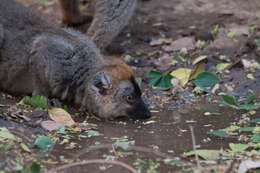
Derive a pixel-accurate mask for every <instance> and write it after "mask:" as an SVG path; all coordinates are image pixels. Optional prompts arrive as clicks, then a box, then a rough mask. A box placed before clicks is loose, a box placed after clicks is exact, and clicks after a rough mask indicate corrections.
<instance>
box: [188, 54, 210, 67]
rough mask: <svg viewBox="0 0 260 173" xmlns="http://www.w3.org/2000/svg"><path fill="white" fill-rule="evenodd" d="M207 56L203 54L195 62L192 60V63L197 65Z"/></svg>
mask: <svg viewBox="0 0 260 173" xmlns="http://www.w3.org/2000/svg"><path fill="white" fill-rule="evenodd" d="M206 58H207V56H205V55H203V56H199V57H198V58H196V59H195V60H194V61H193V62H192V65H195V64H197V63H199V62H200V61H202V60H204V59H206Z"/></svg>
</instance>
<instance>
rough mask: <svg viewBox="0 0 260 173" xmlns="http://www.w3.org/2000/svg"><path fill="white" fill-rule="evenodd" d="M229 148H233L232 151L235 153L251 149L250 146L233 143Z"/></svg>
mask: <svg viewBox="0 0 260 173" xmlns="http://www.w3.org/2000/svg"><path fill="white" fill-rule="evenodd" d="M229 147H230V148H231V150H232V151H233V152H242V151H244V150H246V149H247V148H248V147H249V145H247V144H233V143H230V144H229Z"/></svg>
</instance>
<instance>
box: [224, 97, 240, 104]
mask: <svg viewBox="0 0 260 173" xmlns="http://www.w3.org/2000/svg"><path fill="white" fill-rule="evenodd" d="M221 97H222V99H223V100H224V102H225V103H226V104H228V105H237V101H236V99H235V98H234V97H233V96H229V95H221Z"/></svg>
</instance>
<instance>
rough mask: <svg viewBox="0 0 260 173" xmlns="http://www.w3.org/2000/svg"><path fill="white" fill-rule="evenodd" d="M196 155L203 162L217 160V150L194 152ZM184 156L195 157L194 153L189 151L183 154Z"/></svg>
mask: <svg viewBox="0 0 260 173" xmlns="http://www.w3.org/2000/svg"><path fill="white" fill-rule="evenodd" d="M196 152H197V154H198V155H199V156H200V157H201V158H203V159H204V160H216V159H218V158H219V151H218V150H196ZM185 155H186V156H192V155H195V152H194V151H190V152H188V153H186V154H185Z"/></svg>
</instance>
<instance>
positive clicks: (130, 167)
mask: <svg viewBox="0 0 260 173" xmlns="http://www.w3.org/2000/svg"><path fill="white" fill-rule="evenodd" d="M93 163H101V164H104V163H106V164H113V165H119V166H122V167H124V168H125V169H127V170H129V171H131V172H132V173H138V171H137V170H136V169H134V168H133V167H132V166H130V165H127V164H125V163H123V162H120V161H115V160H101V159H95V160H84V161H81V162H75V163H69V164H66V165H62V166H58V167H56V168H53V169H50V170H49V171H47V172H46V173H55V172H57V171H62V170H65V169H69V168H72V167H74V166H83V165H87V164H93Z"/></svg>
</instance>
